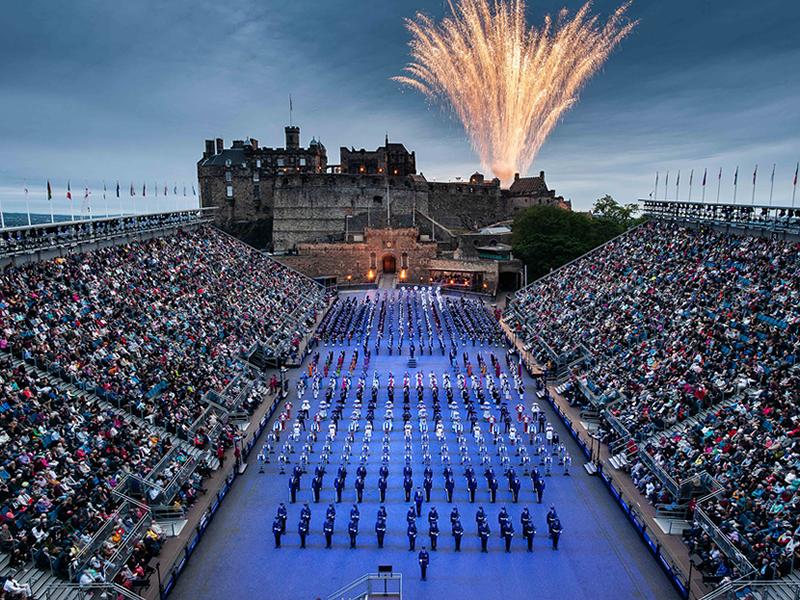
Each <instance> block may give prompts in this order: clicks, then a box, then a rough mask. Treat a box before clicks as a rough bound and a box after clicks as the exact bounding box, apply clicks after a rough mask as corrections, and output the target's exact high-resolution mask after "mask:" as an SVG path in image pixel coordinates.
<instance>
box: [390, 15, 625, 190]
mask: <svg viewBox="0 0 800 600" xmlns="http://www.w3.org/2000/svg"><path fill="white" fill-rule="evenodd" d="M453 1H456V0H453ZM453 1H451V3H450V10H451V12H452V15H451V16H449V17H447V18H445V19H444V20H442V22H441V23H439V24H436V23H434V22H433V21H432V20H431V19H430V18H429V17H426V16H425V15H423V14H421V13H418V14H417V15H416V18H415V19H413V20H412V19H408V20H407V21H406V26H407V28H408V30H409V31H410V32H411V41H410V42H409V46H410V48H411V59H412V62H411V63H410V64H409V65H408V66H407V67H406V68H405V74H404V75H401V76H398V77H394V80H396V81H399V82H401V83H403V84H405V85H408V86H411V87H412V88H415V89H417V90H419V91H420V92H422V93H423V94H425V95H426V96H427V97H428V98H431V99H434V100H435V99H438V100H441V101H443V102H445V103H447V104H449V105H450V106H451V107H452V108H453V110H454V111H455V112H456V114H457V115H458V117H459V119H460V120H461V122H462V123H463V125H464V129H465V130H466V132H467V135H468V136H469V138H470V141H471V143H472V147H473V148H474V149H475V151H476V152H477V153H478V155H479V156H480V159H481V163H482V164H483V168H484V169H491V171H492V172H493V173H494V174H495V176H497V177H499V178H500V180H501V181H502V182H503V183H504V184H508V183H509V182H510V181H511V179H512V177H513V175H514V173H515V172H523V173H524V172H525V171H527V169H528V167H530V165H531V163H532V162H533V159H534V158H535V157H536V154H537V152H538V151H539V149H540V148H541V146H542V144H543V143H544V141H545V139H546V138H547V136H548V135H549V133H550V132H551V131H552V129H553V127H554V126H555V124H556V123H557V122H558V119H559V118H560V117H561V115H562V114H563V113H564V111H566V110H567V109H569V108H570V107H571V106H572V105H573V104H575V102H576V101H577V98H578V92H579V91H580V88H581V87H582V86H583V84H584V83H585V82H586V81H587V80H588V79H589V77H591V75H592V74H594V73H595V72H596V71H597V70H598V69H599V68H600V66H601V65H602V64H603V63H604V62H605V60H606V59H607V58H608V55H609V54H610V53H611V51H612V50H613V49H614V47H615V46H616V45H617V44H618V43H619V42H620V41H621V40H622V39H623V38H624V37H625V36H626V35H627V34H628V33H630V31H631V29H633V27H634V26H635V25H636V22H635V21H629V20H628V19H627V18H626V16H625V12H626V10H627V9H628V6H629V5H630V3H626V4H624V5H622V6H621V7H620V8H618V9H617V10H616V11H615V12H614V13H613V14H612V15H611V16H610V17H609V19H608V22H607V23H605V25H602V24H600V23H599V17H598V16H597V15H591V14H590V9H591V2H587V3H586V4H585V5H584V6H583V7H582V8H581V9H580V10H579V11H578V12H577V13H576V14H575V16H574V17H572V18H571V19H570V18H569V14H568V11H567V10H566V9H562V10H561V11H560V13H559V14H558V17H557V18H556V19H555V20H553V19H551V17H549V16H547V17H546V18H545V20H544V24H543V25H542V27H541V28H540V29H538V30H537V29H536V28H530V29H528V26H527V24H526V22H525V2H524V0H507V1H505V2H503V1H502V0H494V1H490V0H460V1H458V2H457V3H456V4H454V3H453Z"/></svg>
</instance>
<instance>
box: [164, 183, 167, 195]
mask: <svg viewBox="0 0 800 600" xmlns="http://www.w3.org/2000/svg"><path fill="white" fill-rule="evenodd" d="M164 195H165V196H166V195H167V184H166V183H165V184H164Z"/></svg>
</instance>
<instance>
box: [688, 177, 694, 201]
mask: <svg viewBox="0 0 800 600" xmlns="http://www.w3.org/2000/svg"><path fill="white" fill-rule="evenodd" d="M693 183H694V169H692V171H691V173H689V202H691V201H692V184H693Z"/></svg>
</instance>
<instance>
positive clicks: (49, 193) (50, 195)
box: [47, 175, 797, 201]
mask: <svg viewBox="0 0 800 600" xmlns="http://www.w3.org/2000/svg"><path fill="white" fill-rule="evenodd" d="M796 178H797V176H796V175H795V179H796ZM47 199H48V200H50V201H52V200H53V188H52V187H50V180H49V179H48V180H47Z"/></svg>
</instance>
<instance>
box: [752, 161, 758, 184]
mask: <svg viewBox="0 0 800 600" xmlns="http://www.w3.org/2000/svg"><path fill="white" fill-rule="evenodd" d="M756 175H758V165H756V168H755V169H753V185H755V184H756Z"/></svg>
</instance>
